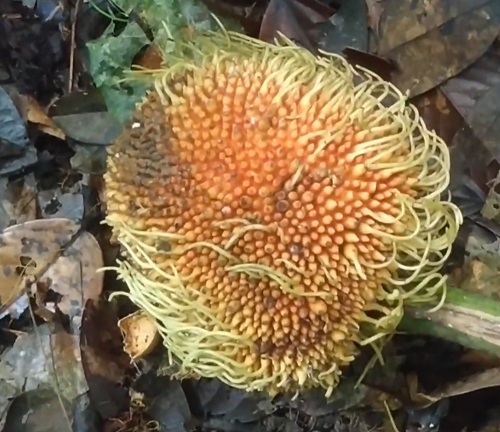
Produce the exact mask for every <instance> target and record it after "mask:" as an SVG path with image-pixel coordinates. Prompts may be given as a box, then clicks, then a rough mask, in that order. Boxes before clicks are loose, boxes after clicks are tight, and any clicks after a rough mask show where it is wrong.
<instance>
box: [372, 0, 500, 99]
mask: <svg viewBox="0 0 500 432" xmlns="http://www.w3.org/2000/svg"><path fill="white" fill-rule="evenodd" d="M499 30H500V3H499V2H498V1H496V0H479V1H478V0H463V1H461V2H459V3H457V2H456V1H455V0H429V1H417V2H401V1H400V0H387V1H386V2H385V9H384V13H383V14H382V16H381V19H380V38H379V40H378V47H377V53H378V55H380V56H382V57H384V58H387V59H390V60H392V61H394V62H395V64H397V65H398V67H399V70H398V71H396V72H395V73H394V74H393V79H392V81H393V83H394V84H395V85H396V86H397V87H399V89H400V90H402V91H407V90H408V91H409V92H410V95H411V96H416V95H419V94H422V93H424V92H426V91H428V90H430V89H432V88H434V87H436V86H438V85H439V84H441V83H443V82H444V81H446V80H447V79H449V78H451V77H453V76H455V75H457V74H458V73H459V72H461V71H463V70H464V69H465V68H467V67H468V66H470V65H471V64H472V63H473V62H474V61H476V60H477V59H478V58H479V57H481V56H482V55H483V54H484V53H485V52H486V50H487V49H488V47H489V46H490V45H491V44H492V42H493V41H494V40H495V38H496V37H497V36H498V33H499ZM429 59H432V61H429Z"/></svg>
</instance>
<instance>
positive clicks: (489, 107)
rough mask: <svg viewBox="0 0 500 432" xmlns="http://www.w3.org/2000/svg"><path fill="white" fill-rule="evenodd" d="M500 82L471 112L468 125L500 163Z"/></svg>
mask: <svg viewBox="0 0 500 432" xmlns="http://www.w3.org/2000/svg"><path fill="white" fill-rule="evenodd" d="M499 92H500V82H499V83H498V84H496V85H495V86H494V87H492V88H491V89H490V90H489V91H488V92H487V93H485V94H484V96H482V97H481V98H480V99H479V100H478V101H477V102H476V104H475V105H474V108H472V110H471V111H470V112H469V116H468V123H469V126H470V128H471V129H472V131H473V132H474V135H475V136H476V137H477V138H478V139H479V141H480V142H481V144H482V145H483V146H484V147H486V148H487V149H488V150H489V152H490V153H491V155H492V156H493V157H494V158H495V159H496V160H497V161H500V145H499V144H498V137H499V136H500V100H499V98H498V97H497V96H498V94H499Z"/></svg>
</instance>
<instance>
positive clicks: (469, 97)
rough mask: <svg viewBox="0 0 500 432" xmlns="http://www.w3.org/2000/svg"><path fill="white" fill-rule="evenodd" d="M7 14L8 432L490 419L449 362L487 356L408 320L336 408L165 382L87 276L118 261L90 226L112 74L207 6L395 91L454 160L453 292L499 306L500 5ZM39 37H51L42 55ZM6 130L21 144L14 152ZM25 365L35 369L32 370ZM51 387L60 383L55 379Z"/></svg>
mask: <svg viewBox="0 0 500 432" xmlns="http://www.w3.org/2000/svg"><path fill="white" fill-rule="evenodd" d="M6 4H7V5H4V4H3V5H2V7H1V8H3V9H1V8H0V9H1V12H2V18H1V19H0V36H2V38H0V39H1V41H0V54H2V55H1V56H0V58H1V61H0V78H1V77H7V79H8V80H9V84H8V85H3V82H0V86H1V87H0V90H3V93H5V94H3V93H1V92H0V108H1V109H2V113H3V112H4V111H3V110H4V109H5V110H6V111H5V113H7V114H5V115H6V116H7V117H5V116H4V119H3V123H2V118H1V117H0V138H2V139H3V137H4V136H5V137H8V139H6V140H4V141H1V142H2V143H3V142H8V145H7V146H6V147H4V146H1V148H0V153H1V152H2V151H4V152H6V155H5V157H3V156H2V155H1V154H0V156H2V157H0V228H1V230H2V231H1V232H0V239H1V240H2V243H1V245H0V258H1V265H2V275H1V276H0V277H1V280H0V307H1V308H2V309H1V310H2V318H0V376H1V377H2V379H0V394H2V398H3V399H2V403H3V405H2V406H1V407H0V413H1V414H0V419H2V420H3V421H4V423H5V426H4V427H5V428H6V429H5V430H11V429H12V427H13V425H16V424H17V425H19V424H22V427H23V429H18V430H42V429H40V427H38V429H37V423H38V424H39V425H40V424H41V423H44V424H47V425H50V426H49V429H50V428H52V429H50V430H61V428H64V427H65V425H66V424H67V419H69V420H70V423H72V424H73V425H74V426H77V425H89V424H91V425H93V427H94V429H95V430H99V428H104V430H106V431H111V430H113V431H115V430H116V431H118V430H167V431H184V430H189V431H191V430H193V429H196V430H211V431H212V430H217V431H228V432H229V431H231V432H233V431H242V432H246V431H254V430H255V431H257V430H266V431H278V430H279V431H286V432H292V431H293V432H295V431H297V432H299V431H308V432H310V431H313V430H315V431H323V430H325V431H326V430H328V431H330V430H334V431H346V432H348V431H352V430H359V431H364V430H366V431H367V430H393V426H394V425H395V426H396V427H397V429H398V430H399V431H403V430H408V431H413V430H415V429H414V428H417V430H419V431H421V432H423V431H424V430H425V431H427V430H429V431H432V432H436V430H437V428H440V430H443V431H446V430H480V429H481V428H484V427H487V426H488V425H490V426H492V427H493V425H495V419H494V416H492V415H491V413H490V412H489V411H488V409H490V410H491V408H488V407H493V406H495V401H499V402H500V392H499V388H500V385H499V383H498V382H497V381H498V376H497V375H498V364H497V365H495V364H494V362H490V363H488V364H485V363H484V362H483V361H481V360H478V359H479V358H480V356H477V355H476V356H475V357H474V356H472V355H469V361H468V362H465V361H462V360H461V359H462V357H463V358H465V355H467V354H474V353H477V352H483V351H478V349H477V348H476V347H471V346H469V345H467V343H465V344H462V345H461V344H460V343H457V340H455V339H453V338H452V339H451V340H448V339H447V337H448V336H449V335H448V334H445V333H442V332H439V331H437V330H436V329H435V328H433V331H434V333H432V332H431V334H430V336H429V335H426V334H425V332H424V334H423V335H422V334H421V333H419V332H415V333H412V332H410V333H408V332H405V331H404V330H405V329H406V328H405V327H404V326H403V327H402V334H397V335H396V336H395V337H394V338H393V340H391V342H390V343H389V344H388V346H387V347H386V349H385V350H384V352H383V357H384V361H385V364H384V365H378V366H377V365H375V367H374V369H373V370H372V373H368V374H366V375H364V374H363V371H364V369H365V366H366V364H368V363H371V362H373V353H370V352H367V353H365V355H364V356H362V357H361V358H360V359H359V361H358V363H357V364H355V365H353V368H352V370H350V371H346V373H345V380H344V381H343V384H342V386H341V387H339V389H338V391H337V392H336V393H335V395H334V397H332V398H330V399H326V398H324V396H322V394H321V392H316V391H312V392H306V393H304V394H302V395H300V397H299V398H298V399H294V400H290V398H286V397H277V398H274V399H269V398H268V397H266V396H265V395H260V394H246V393H244V392H241V391H238V390H235V389H231V388H228V387H227V386H225V385H223V384H221V383H220V382H219V381H217V380H205V379H201V380H185V381H183V382H179V381H177V380H175V379H171V377H170V375H171V373H172V372H175V371H171V370H168V369H165V368H164V367H163V364H162V347H161V344H160V345H158V344H157V343H156V342H157V334H156V332H155V329H154V326H152V323H151V322H150V321H149V319H148V318H147V317H145V316H143V315H141V314H138V312H137V311H136V310H135V309H134V308H132V307H131V305H130V304H127V303H126V302H125V303H124V302H122V301H114V300H113V301H111V302H109V301H108V300H107V298H108V296H109V294H110V293H112V292H113V291H114V290H115V289H118V287H117V284H118V282H117V281H116V280H113V278H112V277H110V276H109V275H108V274H103V273H101V272H99V271H97V270H98V269H99V268H101V267H104V266H106V265H108V264H110V263H111V262H112V261H113V260H114V259H115V258H116V249H114V248H113V247H112V246H111V245H110V244H109V233H108V232H107V231H106V230H105V229H104V228H103V227H102V226H101V225H99V221H100V220H101V219H102V215H103V211H104V208H103V205H102V204H101V203H100V201H99V197H100V195H101V190H100V188H101V187H102V181H101V180H100V178H101V175H102V173H103V172H104V171H105V169H106V166H105V155H106V147H107V146H108V145H109V144H110V143H111V142H112V141H113V139H114V137H115V136H116V134H117V133H119V131H120V128H121V124H122V123H123V122H124V121H125V120H126V119H127V118H128V116H129V115H130V112H131V110H132V109H133V107H134V106H135V103H136V102H138V101H139V100H140V99H141V98H142V96H143V94H144V92H145V87H144V86H143V85H141V84H137V83H131V82H129V81H127V80H124V78H125V71H127V70H128V69H130V68H131V67H133V66H137V65H140V66H143V67H150V68H152V67H155V65H158V61H159V59H161V52H160V51H159V50H158V47H162V48H163V47H167V49H168V41H167V40H166V33H165V32H164V28H163V26H162V25H163V21H166V22H167V23H168V25H169V27H170V28H174V29H176V30H179V31H181V30H182V29H186V28H188V27H189V26H195V27H197V28H208V27H209V26H211V25H213V21H212V20H211V17H210V12H213V13H215V14H216V15H217V16H218V17H219V18H220V19H222V20H223V21H224V24H225V25H228V26H229V27H231V28H237V29H239V31H243V32H247V33H248V34H251V35H253V36H255V37H260V38H261V39H264V40H269V41H272V40H273V39H274V37H275V36H276V35H277V34H278V32H283V33H284V34H285V35H287V36H288V37H289V38H291V39H293V40H295V41H296V42H297V43H299V44H301V45H303V46H305V47H307V48H308V49H310V50H312V51H315V52H318V50H321V49H326V50H330V51H334V52H337V53H339V54H341V55H344V56H345V57H346V58H347V60H348V61H350V62H352V63H356V64H360V65H362V66H364V67H367V68H368V69H370V70H373V71H375V72H376V73H379V74H381V75H383V76H384V77H387V78H386V79H388V80H391V81H392V82H393V83H395V84H396V85H397V86H398V87H399V88H400V89H401V90H402V91H403V92H405V91H408V92H409V98H410V101H411V102H412V103H414V104H416V106H417V108H418V109H419V111H420V113H421V115H422V117H423V118H424V120H425V122H426V123H427V124H428V125H429V126H430V127H431V128H433V129H435V130H436V133H438V135H440V136H441V137H442V138H443V139H444V140H445V142H447V143H448V145H449V146H450V149H451V151H452V161H453V173H452V175H453V183H452V188H451V189H450V190H451V192H452V194H453V199H454V201H455V202H457V203H459V205H460V207H461V209H462V210H463V211H464V215H465V217H466V223H465V225H464V230H463V232H462V233H461V235H460V236H459V238H458V239H457V244H456V250H457V251H458V252H455V254H454V256H452V259H451V262H450V264H449V266H450V268H451V269H452V270H453V273H452V280H453V281H454V282H456V283H455V287H459V288H460V289H462V290H463V292H464V293H467V295H471V296H472V295H478V296H480V298H481V299H482V298H487V299H497V298H498V292H497V290H496V287H497V286H498V283H497V282H498V277H497V273H498V269H499V264H498V262H499V261H500V260H499V254H500V251H499V246H498V242H499V241H500V240H499V238H500V220H499V217H498V213H499V209H500V204H498V197H497V195H496V194H497V192H496V190H495V186H496V184H495V182H494V180H495V179H496V177H497V175H498V169H499V167H500V164H499V163H498V162H499V161H498V160H497V159H498V145H497V139H496V136H497V135H498V134H497V133H496V131H497V128H498V122H499V120H498V109H497V108H498V104H497V101H496V99H495V95H496V94H497V93H498V91H497V90H499V89H498V82H500V78H499V77H500V67H499V66H498V55H497V54H498V34H499V29H500V26H499V7H498V2H494V1H486V0H481V1H472V0H462V1H460V2H452V1H450V0H431V1H424V0H417V1H414V2H400V1H396V0H394V1H392V0H366V1H351V2H349V1H347V0H344V1H336V2H331V1H320V0H269V1H268V0H238V1H236V2H234V1H229V0H206V1H201V0H199V1H197V0H189V1H183V2H181V1H177V0H168V1H166V2H160V1H157V0H147V1H141V2H138V1H136V0H118V1H115V2H113V3H110V2H108V1H107V0H93V1H90V2H74V3H73V4H72V3H71V2H70V3H66V2H64V3H63V2H61V3H60V4H59V3H57V2H55V1H44V2H29V1H25V2H24V4H23V5H21V4H20V2H15V1H14V0H12V1H8V2H6ZM41 34H44V35H47V36H49V38H48V40H50V44H49V45H47V42H43V41H42V37H41V36H40V35H41ZM20 47H23V48H25V49H22V50H21V49H20ZM41 52H43V53H45V54H46V55H45V56H41V55H40V54H39V53H41ZM429 59H432V61H429ZM2 79H3V78H2ZM9 86H10V87H9ZM2 98H3V99H2ZM2 107H5V108H2ZM9 119H11V120H9ZM89 125H92V126H93V127H89ZM9 128H10V129H9ZM13 137H17V141H18V142H19V143H22V144H20V145H18V144H12V142H16V139H15V138H13ZM497 206H498V208H497ZM23 239H25V240H24V243H26V242H27V240H29V241H28V242H27V243H26V244H23V241H22V240H23ZM23 247H24V248H28V249H29V248H30V247H31V249H29V250H30V251H31V252H30V253H27V252H26V250H23ZM33 251H34V252H33ZM27 258H28V259H27ZM456 263H460V264H456ZM7 268H8V269H10V270H7V273H8V274H6V272H5V269H7ZM455 312H456V309H455ZM466 312H467V313H465V314H463V315H462V319H463V320H464V322H466V323H467V322H468V324H469V326H471V325H473V326H474V328H475V329H476V330H477V331H478V334H479V336H480V337H483V338H486V336H488V337H490V336H492V335H493V339H494V338H495V337H497V335H496V333H495V332H497V331H498V330H495V328H497V327H495V326H497V325H498V323H497V322H496V321H495V319H492V320H491V321H490V322H489V323H487V320H484V319H483V320H481V319H478V320H477V321H467V318H463V317H469V318H470V317H471V315H470V311H466ZM490 312H491V311H490ZM487 316H488V319H490V318H491V314H490V315H487ZM426 320H430V321H429V322H431V323H432V320H437V316H433V317H427V318H426ZM417 321H418V319H417ZM419 323H420V324H421V321H419ZM486 324H488V325H489V326H490V327H487V325H486ZM486 331H488V332H490V333H488V335H486V336H485V332H486ZM481 332H483V333H481ZM491 332H492V333H491ZM443 337H444V339H442V338H443ZM490 339H491V338H490ZM493 339H491V340H493ZM36 346H43V347H45V348H47V349H49V348H50V349H49V354H50V356H49V357H47V358H42V356H41V353H40V352H38V351H36V349H35V348H34V347H36ZM408 347H410V348H408ZM20 352H25V353H27V354H25V355H24V356H20V355H19V353H20ZM486 352H487V351H486ZM488 355H490V356H492V358H497V357H495V355H493V354H492V353H491V352H490V353H489V354H488ZM21 357H22V360H20V359H21ZM471 359H472V360H471ZM51 364H52V365H54V364H55V365H56V366H57V368H56V369H55V372H56V373H53V372H54V368H52V369H51ZM2 365H4V366H2ZM5 365H9V367H5ZM27 365H29V366H30V367H31V366H33V368H34V369H33V370H36V373H34V374H33V375H32V376H29V377H27V376H26V373H25V372H23V371H26V370H27V369H26V368H27ZM68 365H73V366H74V367H73V370H69V369H71V368H70V367H69V366H68ZM443 365H446V367H444V366H443ZM35 366H36V367H35ZM23 374H24V375H23ZM360 376H362V377H363V379H362V381H361V382H358V379H359V377H360ZM413 377H416V379H413ZM56 378H57V379H56ZM23 380H24V381H23ZM26 380H27V381H26ZM59 380H61V382H62V384H64V385H63V386H62V387H61V383H58V385H55V383H56V381H57V382H58V381H59ZM21 382H27V383H29V385H28V386H24V387H23V386H21V387H20V386H19V384H20V383H21ZM68 383H71V384H72V385H69V384H68ZM66 384H68V387H65V385H66ZM32 387H33V388H32ZM486 387H488V388H486ZM3 395H5V396H3ZM474 398H475V399H477V400H478V401H480V403H479V402H478V403H476V404H474V403H473V401H474V400H475V399H474ZM495 398H497V399H495ZM445 406H446V409H444V408H443V407H445ZM30 407H31V408H30ZM468 408H470V409H468ZM2 410H3V412H2ZM30 410H31V411H30ZM474 410H475V411H474ZM58 411H59V414H60V415H59V416H58V415H57V412H58ZM466 411H468V412H472V411H474V412H475V413H476V414H475V417H474V416H472V415H471V416H469V417H467V416H466V415H464V412H466ZM44 412H45V417H44ZM388 412H390V413H391V415H390V416H388ZM47 413H50V416H49V417H50V419H47ZM62 413H66V414H62ZM40 416H41V417H40ZM66 416H67V417H66ZM56 418H57V420H56ZM52 420H54V423H51V422H52ZM55 421H59V423H57V424H58V425H61V426H55V425H56V423H55ZM65 422H66V423H65ZM97 425H99V428H98V427H97ZM81 427H83V426H81ZM141 428H142V429H141ZM412 428H413V429H412ZM429 428H430V429H429ZM78 430H80V429H78ZM82 430H86V429H82Z"/></svg>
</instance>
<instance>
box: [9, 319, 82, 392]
mask: <svg viewBox="0 0 500 432" xmlns="http://www.w3.org/2000/svg"><path fill="white" fill-rule="evenodd" d="M53 327H54V326H53V325H52V324H44V325H42V326H39V327H38V328H37V329H36V331H33V332H32V333H29V334H25V335H22V336H19V337H18V338H17V340H16V342H15V343H14V346H13V347H12V348H9V349H8V350H7V351H6V352H4V353H3V354H2V358H1V360H0V383H3V385H4V384H5V383H6V384H8V385H10V386H12V387H13V388H15V389H17V392H18V394H19V393H21V392H22V391H29V390H35V389H40V388H46V389H52V390H54V391H59V392H60V394H61V396H62V397H63V398H66V399H67V400H69V401H71V400H73V399H74V398H76V397H77V396H79V395H81V394H83V393H85V392H86V391H87V390H88V387H87V383H86V380H85V376H84V373H83V369H82V365H81V360H80V348H79V343H78V336H73V335H70V334H68V333H65V332H64V331H54V328H53ZM3 397H5V396H4V394H3V393H2V394H1V395H0V400H1V399H2V398H3Z"/></svg>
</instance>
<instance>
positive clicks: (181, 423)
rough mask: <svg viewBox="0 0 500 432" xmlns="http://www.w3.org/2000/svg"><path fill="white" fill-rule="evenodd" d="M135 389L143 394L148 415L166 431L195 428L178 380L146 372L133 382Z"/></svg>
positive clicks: (183, 431) (180, 431) (172, 431)
mask: <svg viewBox="0 0 500 432" xmlns="http://www.w3.org/2000/svg"><path fill="white" fill-rule="evenodd" d="M133 391H134V392H138V393H142V394H143V404H144V405H145V406H146V409H145V411H146V412H147V413H148V415H149V416H150V417H151V418H152V419H153V420H155V421H157V422H158V424H159V430H161V431H165V432H188V431H190V430H194V429H195V428H194V422H193V420H192V414H191V410H190V407H189V403H188V400H187V398H186V395H185V393H184V390H183V388H182V384H181V382H180V381H178V380H172V379H170V378H168V377H158V376H156V375H155V373H154V372H152V373H149V374H145V375H143V376H142V377H140V378H139V379H138V380H137V381H136V382H135V383H134V384H133Z"/></svg>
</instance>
